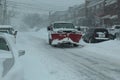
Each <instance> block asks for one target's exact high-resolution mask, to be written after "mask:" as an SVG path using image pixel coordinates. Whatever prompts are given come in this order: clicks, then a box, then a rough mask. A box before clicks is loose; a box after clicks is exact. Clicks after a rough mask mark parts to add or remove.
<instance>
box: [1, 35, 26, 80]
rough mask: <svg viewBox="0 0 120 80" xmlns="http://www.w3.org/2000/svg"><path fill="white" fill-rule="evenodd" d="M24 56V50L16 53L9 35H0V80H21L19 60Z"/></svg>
mask: <svg viewBox="0 0 120 80" xmlns="http://www.w3.org/2000/svg"><path fill="white" fill-rule="evenodd" d="M24 54H25V51H24V50H19V51H17V48H16V45H15V43H14V42H13V40H12V39H11V38H10V36H9V35H8V36H7V35H6V34H4V33H0V80H23V76H22V74H23V73H22V67H20V64H19V59H20V56H22V55H24ZM19 72H21V75H17V74H20V73H19Z"/></svg>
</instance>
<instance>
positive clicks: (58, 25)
mask: <svg viewBox="0 0 120 80" xmlns="http://www.w3.org/2000/svg"><path fill="white" fill-rule="evenodd" d="M54 28H72V29H73V28H74V25H73V24H72V23H55V24H54Z"/></svg>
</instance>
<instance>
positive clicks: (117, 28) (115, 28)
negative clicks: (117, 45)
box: [109, 25, 120, 37]
mask: <svg viewBox="0 0 120 80" xmlns="http://www.w3.org/2000/svg"><path fill="white" fill-rule="evenodd" d="M109 32H110V33H111V34H113V35H114V36H115V37H117V35H118V34H119V33H120V25H113V26H112V28H111V29H110V30H109Z"/></svg>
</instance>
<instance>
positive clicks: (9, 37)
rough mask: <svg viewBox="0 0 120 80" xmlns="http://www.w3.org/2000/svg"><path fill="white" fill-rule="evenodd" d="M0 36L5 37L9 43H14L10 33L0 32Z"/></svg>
mask: <svg viewBox="0 0 120 80" xmlns="http://www.w3.org/2000/svg"><path fill="white" fill-rule="evenodd" d="M0 37H2V38H4V39H6V40H7V41H8V42H9V43H10V44H14V40H13V39H14V37H13V36H12V35H10V34H6V33H1V32H0Z"/></svg>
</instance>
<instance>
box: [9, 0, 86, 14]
mask: <svg viewBox="0 0 120 80" xmlns="http://www.w3.org/2000/svg"><path fill="white" fill-rule="evenodd" d="M10 1H13V2H17V4H20V5H21V3H22V4H24V3H25V5H29V6H31V7H32V8H34V9H33V10H35V9H37V10H40V11H42V12H49V11H63V10H67V9H68V7H70V6H73V5H79V4H82V3H84V0H10ZM25 7H26V6H25ZM25 7H24V8H25ZM27 10H28V9H27Z"/></svg>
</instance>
